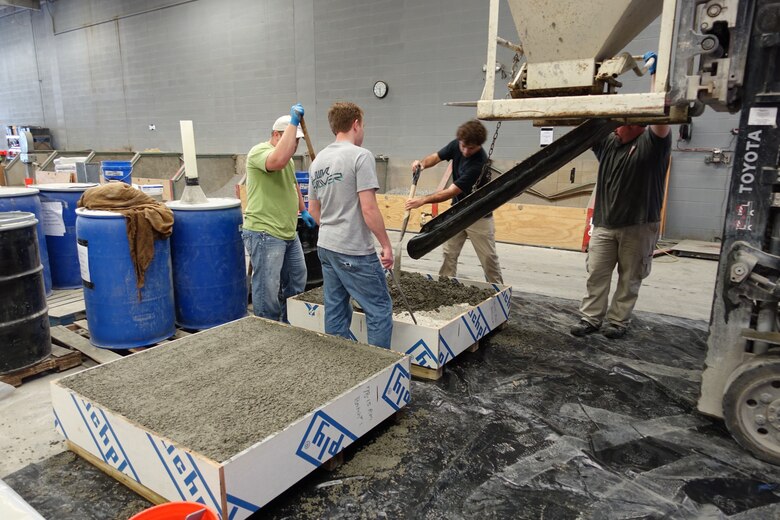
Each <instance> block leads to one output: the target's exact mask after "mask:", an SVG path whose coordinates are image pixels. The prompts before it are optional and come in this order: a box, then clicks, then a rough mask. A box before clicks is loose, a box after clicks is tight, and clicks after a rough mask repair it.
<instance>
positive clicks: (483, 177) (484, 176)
mask: <svg viewBox="0 0 780 520" xmlns="http://www.w3.org/2000/svg"><path fill="white" fill-rule="evenodd" d="M519 63H520V55H519V54H518V53H515V55H514V57H513V58H512V79H514V77H515V74H517V65H518V64H519ZM506 97H509V93H507V95H506ZM501 123H502V121H499V122H498V123H496V131H495V132H494V133H493V140H492V141H491V142H490V148H489V149H488V159H487V162H486V163H485V164H484V165H483V166H482V173H480V175H479V178H478V179H477V182H475V183H474V187H473V188H472V191H476V190H478V189H479V188H480V187H482V185H483V184H485V183H488V182H490V167H491V166H492V164H493V160H492V159H491V157H493V149H494V148H495V147H496V140H497V139H498V130H499V129H500V128H501Z"/></svg>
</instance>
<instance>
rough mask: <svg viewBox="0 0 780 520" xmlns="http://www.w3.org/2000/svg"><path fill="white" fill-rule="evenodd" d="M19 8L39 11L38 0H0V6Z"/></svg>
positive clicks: (39, 3)
mask: <svg viewBox="0 0 780 520" xmlns="http://www.w3.org/2000/svg"><path fill="white" fill-rule="evenodd" d="M3 5H7V6H9V7H19V8H21V9H32V10H34V11H40V10H41V2H40V0H0V6H3Z"/></svg>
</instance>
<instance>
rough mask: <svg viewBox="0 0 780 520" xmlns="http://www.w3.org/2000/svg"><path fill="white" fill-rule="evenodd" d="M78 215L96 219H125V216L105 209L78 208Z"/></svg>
mask: <svg viewBox="0 0 780 520" xmlns="http://www.w3.org/2000/svg"><path fill="white" fill-rule="evenodd" d="M76 215H81V216H82V217H95V218H124V215H122V214H121V213H117V212H116V211H108V210H105V209H87V208H76Z"/></svg>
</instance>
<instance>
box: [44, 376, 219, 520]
mask: <svg viewBox="0 0 780 520" xmlns="http://www.w3.org/2000/svg"><path fill="white" fill-rule="evenodd" d="M60 392H61V393H58V394H57V395H66V397H65V399H66V400H67V402H68V403H71V402H72V403H73V405H74V408H75V410H76V412H75V413H70V410H69V409H66V408H64V407H60V409H59V413H58V411H57V410H56V409H55V411H54V415H55V427H56V428H57V431H59V432H60V433H62V434H63V435H64V436H65V437H66V438H67V439H68V440H71V441H72V442H74V443H75V444H77V445H79V446H81V447H82V448H84V449H85V450H87V451H89V452H90V453H93V454H95V455H96V456H97V457H98V458H100V459H102V460H103V462H104V463H106V464H108V465H109V466H111V467H112V468H114V469H116V470H117V471H120V472H122V473H123V474H125V475H127V476H128V477H130V478H132V479H133V480H135V481H136V482H138V483H139V484H142V485H145V486H147V487H149V488H150V489H153V490H155V491H157V492H159V493H161V494H162V495H163V496H166V498H169V499H172V500H175V495H174V494H173V489H171V490H170V492H166V491H165V490H164V489H162V488H160V483H161V482H163V481H165V480H166V477H167V479H168V482H170V483H171V485H172V487H173V488H174V489H175V491H176V492H177V494H178V496H179V497H180V498H181V500H186V501H190V502H200V503H202V504H206V505H209V506H211V507H213V508H214V509H215V510H216V511H218V512H219V513H220V514H222V508H221V504H220V502H219V501H218V500H217V498H216V497H215V496H214V494H213V492H212V491H211V490H210V488H209V486H208V484H206V481H205V479H204V477H203V473H202V471H201V469H200V468H199V467H198V465H197V463H196V461H195V460H194V459H193V457H192V456H191V455H190V454H189V453H187V452H185V451H183V450H180V449H178V448H174V447H173V446H170V445H168V444H167V443H165V442H162V441H161V440H160V439H157V438H155V437H153V436H151V435H150V434H149V433H146V432H143V430H142V429H139V428H135V427H129V426H128V424H127V423H125V422H123V421H122V420H121V419H117V418H116V417H113V416H111V415H110V414H107V413H106V412H105V411H103V410H102V409H100V408H99V407H97V406H94V405H93V404H92V403H91V402H89V401H86V400H84V399H81V398H78V397H76V395H74V394H72V393H70V392H67V391H60ZM66 392H67V393H66ZM53 401H54V404H55V406H58V405H57V401H58V400H57V399H53ZM61 404H62V403H61ZM61 414H65V415H62V416H61ZM63 420H64V421H65V422H63ZM81 424H83V426H84V427H85V428H83V429H82V428H81V427H80V425H81ZM85 430H86V431H85ZM136 433H137V434H138V435H136ZM144 437H146V438H148V440H149V442H150V444H146V445H144V443H143V441H142V440H143V439H144ZM93 447H94V448H93ZM152 448H153V449H152ZM154 453H156V454H157V458H158V459H159V463H157V462H155V457H154ZM158 476H159V478H162V479H163V480H161V481H158ZM217 492H219V490H217ZM169 494H170V496H167V495H169Z"/></svg>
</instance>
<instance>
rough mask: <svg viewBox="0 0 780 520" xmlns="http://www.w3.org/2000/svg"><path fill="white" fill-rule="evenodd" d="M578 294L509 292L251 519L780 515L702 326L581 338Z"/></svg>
mask: <svg viewBox="0 0 780 520" xmlns="http://www.w3.org/2000/svg"><path fill="white" fill-rule="evenodd" d="M578 304H579V302H578V301H574V300H563V299H558V298H552V297H543V296H537V295H529V294H520V295H518V296H516V297H514V298H513V310H512V313H511V314H510V321H509V325H508V327H507V328H506V329H505V330H503V331H501V332H500V333H498V334H496V335H494V336H492V337H490V338H489V339H488V341H487V345H486V346H485V347H484V348H481V349H480V350H478V351H477V352H475V353H469V354H463V355H461V356H458V358H456V359H455V360H454V361H453V362H452V363H450V364H448V365H447V370H446V371H445V374H444V377H443V378H442V379H440V380H439V381H436V382H416V381H415V382H413V383H412V396H413V398H412V401H411V403H410V404H409V405H408V406H407V407H406V408H405V411H404V415H403V416H402V417H401V418H400V420H399V421H398V422H392V421H386V422H385V423H384V424H382V425H380V426H379V427H377V428H375V429H374V430H373V431H372V432H370V433H369V434H368V435H365V436H363V437H361V439H359V440H358V442H356V443H355V444H354V445H353V446H352V447H350V448H349V449H348V450H347V452H346V459H347V460H346V464H345V465H344V466H342V468H340V469H339V470H338V471H337V472H336V473H327V472H324V471H315V472H314V473H312V474H311V475H310V476H309V477H307V478H306V479H304V480H303V481H301V482H300V483H298V484H297V485H295V486H293V487H292V488H291V489H290V490H288V491H287V492H286V493H284V494H283V495H281V496H280V497H278V498H277V499H276V500H274V501H273V502H271V503H270V504H269V505H268V506H267V507H265V508H263V510H262V511H260V512H258V513H257V514H256V515H254V518H257V519H259V518H272V519H286V518H302V519H306V518H336V519H341V518H343V519H347V518H349V519H352V518H371V519H374V518H409V519H441V518H447V519H466V518H468V519H471V518H513V519H515V518H516V519H526V518H527V519H539V518H554V519H556V520H557V519H591V518H592V519H602V518H609V519H636V518H647V519H651V518H652V519H656V518H658V519H660V518H681V519H694V518H695V519H699V518H708V519H709V518H727V517H728V516H732V517H733V518H735V519H736V518H738V519H739V520H753V519H755V520H758V519H761V520H764V519H768V518H780V492H779V491H778V484H779V483H780V468H778V467H775V466H772V465H769V464H766V463H763V462H761V461H759V460H757V459H755V458H753V457H752V456H750V455H749V454H748V453H747V452H745V451H744V450H743V449H742V448H740V447H739V446H738V445H737V444H736V443H735V442H734V441H733V439H732V438H731V437H730V436H729V434H728V432H726V431H725V428H724V427H723V425H722V423H721V422H720V421H715V420H712V419H710V418H707V417H704V416H701V415H699V414H698V413H697V412H696V411H695V402H696V399H697V397H698V389H699V379H700V371H701V366H702V363H703V359H704V349H705V339H706V323H704V322H703V321H694V320H687V319H681V318H673V317H668V316H661V315H658V314H648V313H641V312H640V313H637V317H636V319H635V321H634V323H633V326H632V329H631V331H630V333H629V335H628V336H626V338H624V339H623V340H619V341H610V340H608V339H606V338H604V337H603V336H600V335H593V336H590V337H587V338H574V337H572V336H570V335H569V334H568V327H569V325H571V324H572V323H574V322H575V321H576V319H577V314H576V309H577V306H578ZM105 478H106V479H109V477H105ZM109 480H110V479H109ZM52 485H53V486H54V485H59V486H68V485H72V484H71V483H69V482H68V481H66V480H64V481H63V482H61V483H59V484H52ZM47 492H48V491H47ZM23 496H24V494H23Z"/></svg>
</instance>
